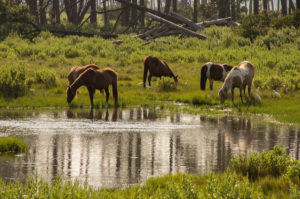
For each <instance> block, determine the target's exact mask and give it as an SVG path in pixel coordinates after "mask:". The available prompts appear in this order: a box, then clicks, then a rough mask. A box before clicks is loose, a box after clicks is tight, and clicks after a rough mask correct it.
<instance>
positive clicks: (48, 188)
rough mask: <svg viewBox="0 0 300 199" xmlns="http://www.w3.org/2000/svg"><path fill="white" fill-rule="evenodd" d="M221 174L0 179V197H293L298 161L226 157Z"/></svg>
mask: <svg viewBox="0 0 300 199" xmlns="http://www.w3.org/2000/svg"><path fill="white" fill-rule="evenodd" d="M231 162H232V167H231V168H230V169H227V170H226V171H225V172H224V173H209V174H206V175H202V176H197V175H193V174H181V173H178V174H175V175H171V174H169V175H166V176H162V177H156V178H150V179H148V180H147V181H146V182H145V183H144V184H137V185H135V186H132V187H124V188H116V189H107V188H101V189H99V188H95V187H91V186H89V185H87V184H84V185H81V184H79V183H78V181H76V180H75V181H73V182H71V181H69V182H65V183H63V182H62V180H61V178H59V177H58V178H57V179H55V180H52V182H51V183H47V182H45V181H43V179H41V178H39V177H38V175H36V176H35V177H32V178H29V179H28V180H27V182H26V183H20V182H4V181H3V180H1V179H0V185H1V186H0V197H1V198H189V199H196V198H299V197H300V189H299V185H300V170H299V166H300V162H299V160H290V158H289V155H287V154H286V152H285V150H284V149H282V148H280V147H278V146H275V147H274V149H273V150H271V151H269V152H266V151H262V152H261V153H251V154H250V155H248V156H247V155H246V154H240V155H237V156H233V157H232V160H231Z"/></svg>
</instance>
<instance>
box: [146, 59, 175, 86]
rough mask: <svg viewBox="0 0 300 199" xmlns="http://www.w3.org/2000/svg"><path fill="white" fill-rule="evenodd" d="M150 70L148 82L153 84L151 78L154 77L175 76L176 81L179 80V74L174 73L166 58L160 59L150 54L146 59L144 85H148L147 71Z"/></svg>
mask: <svg viewBox="0 0 300 199" xmlns="http://www.w3.org/2000/svg"><path fill="white" fill-rule="evenodd" d="M148 70H149V77H148V82H149V86H151V78H152V76H154V77H160V78H161V77H162V76H165V77H173V78H174V81H175V83H177V82H178V79H177V78H178V75H176V76H175V75H174V73H173V72H172V70H171V69H170V67H169V66H168V64H167V63H166V62H165V61H164V60H160V59H158V58H157V57H155V56H153V55H150V56H147V57H145V59H144V76H143V85H144V87H146V79H147V73H148Z"/></svg>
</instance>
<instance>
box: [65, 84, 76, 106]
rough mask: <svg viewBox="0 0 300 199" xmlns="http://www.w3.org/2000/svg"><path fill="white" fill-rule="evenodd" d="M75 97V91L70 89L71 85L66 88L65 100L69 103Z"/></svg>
mask: <svg viewBox="0 0 300 199" xmlns="http://www.w3.org/2000/svg"><path fill="white" fill-rule="evenodd" d="M74 97H75V92H74V91H72V89H71V87H70V86H68V88H67V102H68V103H69V104H70V103H71V102H72V100H73V99H74Z"/></svg>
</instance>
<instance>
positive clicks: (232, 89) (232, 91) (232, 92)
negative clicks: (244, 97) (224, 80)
mask: <svg viewBox="0 0 300 199" xmlns="http://www.w3.org/2000/svg"><path fill="white" fill-rule="evenodd" d="M231 101H232V104H233V101H234V87H232V88H231Z"/></svg>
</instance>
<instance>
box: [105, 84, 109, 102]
mask: <svg viewBox="0 0 300 199" xmlns="http://www.w3.org/2000/svg"><path fill="white" fill-rule="evenodd" d="M105 93H106V103H108V98H109V91H108V87H107V88H106V89H105Z"/></svg>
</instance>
